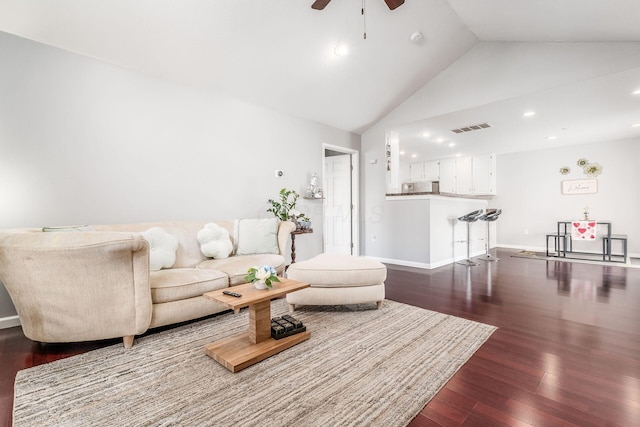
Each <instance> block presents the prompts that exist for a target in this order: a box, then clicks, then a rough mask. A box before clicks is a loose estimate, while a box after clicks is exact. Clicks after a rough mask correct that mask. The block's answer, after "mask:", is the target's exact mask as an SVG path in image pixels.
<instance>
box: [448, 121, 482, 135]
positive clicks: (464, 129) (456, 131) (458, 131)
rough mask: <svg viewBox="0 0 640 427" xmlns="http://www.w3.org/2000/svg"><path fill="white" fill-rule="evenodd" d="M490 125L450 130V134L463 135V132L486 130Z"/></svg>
mask: <svg viewBox="0 0 640 427" xmlns="http://www.w3.org/2000/svg"><path fill="white" fill-rule="evenodd" d="M490 127H491V125H490V124H489V123H480V124H477V125H472V126H465V127H463V128H458V129H451V132H453V133H464V132H471V131H474V130H480V129H486V128H490Z"/></svg>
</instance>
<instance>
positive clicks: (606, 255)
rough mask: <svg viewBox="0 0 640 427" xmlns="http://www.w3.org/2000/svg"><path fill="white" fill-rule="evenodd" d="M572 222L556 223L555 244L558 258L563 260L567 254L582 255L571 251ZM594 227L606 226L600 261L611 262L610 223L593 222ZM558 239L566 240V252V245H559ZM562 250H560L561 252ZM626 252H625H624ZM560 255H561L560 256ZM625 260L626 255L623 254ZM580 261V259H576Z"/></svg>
mask: <svg viewBox="0 0 640 427" xmlns="http://www.w3.org/2000/svg"><path fill="white" fill-rule="evenodd" d="M572 222H574V221H558V224H557V234H556V238H557V239H556V244H557V248H558V252H557V253H558V256H562V257H563V258H566V257H567V253H577V254H580V253H584V252H574V251H573V243H572V240H571V223H572ZM594 222H595V223H596V226H606V227H607V232H606V233H604V234H603V235H602V239H603V244H602V260H603V261H610V262H611V221H594ZM560 238H564V239H567V238H568V241H569V249H568V250H567V246H566V244H564V245H560V244H559V242H560ZM561 248H562V250H561ZM548 252H549V241H548V239H547V253H548ZM625 252H626V250H625ZM561 254H562V255H561ZM625 258H626V253H625ZM576 259H580V258H576Z"/></svg>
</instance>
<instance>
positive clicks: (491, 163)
mask: <svg viewBox="0 0 640 427" xmlns="http://www.w3.org/2000/svg"><path fill="white" fill-rule="evenodd" d="M472 175H473V189H472V190H473V192H472V194H477V195H491V194H496V156H495V154H486V155H482V156H473V159H472Z"/></svg>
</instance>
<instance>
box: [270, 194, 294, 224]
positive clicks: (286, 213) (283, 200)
mask: <svg viewBox="0 0 640 427" xmlns="http://www.w3.org/2000/svg"><path fill="white" fill-rule="evenodd" d="M299 197H300V195H299V194H298V193H296V192H295V191H293V190H287V189H286V188H283V189H282V190H280V200H279V201H276V200H273V199H269V200H268V203H269V204H271V207H270V208H269V209H267V212H271V213H273V214H274V215H275V216H276V217H278V218H280V220H281V221H289V219H290V218H291V214H292V211H293V210H294V209H295V207H296V203H297V201H298V198H299Z"/></svg>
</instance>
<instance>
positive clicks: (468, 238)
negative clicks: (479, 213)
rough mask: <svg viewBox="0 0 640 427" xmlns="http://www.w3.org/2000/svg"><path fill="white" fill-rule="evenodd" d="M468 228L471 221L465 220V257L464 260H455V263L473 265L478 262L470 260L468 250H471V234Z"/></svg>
mask: <svg viewBox="0 0 640 427" xmlns="http://www.w3.org/2000/svg"><path fill="white" fill-rule="evenodd" d="M470 230H471V222H469V221H467V259H465V260H464V261H457V262H456V264H460V265H466V266H467V267H475V266H476V265H478V263H477V262H473V261H471V254H470V250H471V234H470Z"/></svg>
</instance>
